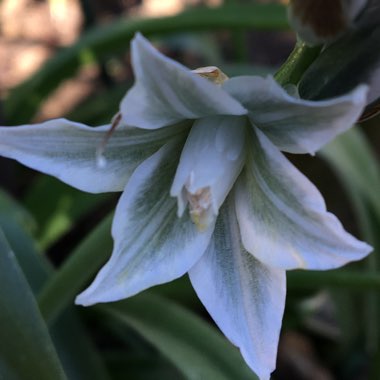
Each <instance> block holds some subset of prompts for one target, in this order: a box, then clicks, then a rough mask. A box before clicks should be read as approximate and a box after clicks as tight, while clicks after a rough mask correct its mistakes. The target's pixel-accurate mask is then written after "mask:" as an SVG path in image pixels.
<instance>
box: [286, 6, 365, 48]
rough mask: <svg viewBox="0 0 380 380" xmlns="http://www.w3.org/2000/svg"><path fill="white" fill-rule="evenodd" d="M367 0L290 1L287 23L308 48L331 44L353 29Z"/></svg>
mask: <svg viewBox="0 0 380 380" xmlns="http://www.w3.org/2000/svg"><path fill="white" fill-rule="evenodd" d="M366 4H367V0H290V4H289V8H288V9H289V12H288V13H289V20H290V23H291V25H292V26H293V28H294V29H295V30H296V32H297V33H298V35H299V37H300V38H301V39H302V40H304V41H305V42H307V43H308V44H309V45H320V44H325V43H328V42H332V41H334V40H336V39H337V38H339V37H341V36H342V35H343V34H344V33H345V32H346V31H348V30H349V29H350V28H352V27H353V26H354V20H355V19H356V17H357V16H358V15H359V14H360V12H361V11H362V10H363V7H364V6H365V5H366Z"/></svg>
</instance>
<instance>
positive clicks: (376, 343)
mask: <svg viewBox="0 0 380 380" xmlns="http://www.w3.org/2000/svg"><path fill="white" fill-rule="evenodd" d="M322 155H323V157H324V158H326V159H327V161H328V162H329V163H330V164H331V165H332V167H333V168H334V169H335V170H336V172H337V174H338V175H339V176H340V178H341V180H342V182H343V183H344V185H345V189H346V190H347V192H348V194H349V195H350V197H351V200H352V203H353V205H354V207H355V211H356V214H357V217H358V221H359V227H360V229H361V232H362V235H363V237H364V238H365V239H366V240H367V241H368V242H369V243H371V244H372V245H373V247H374V252H372V253H371V254H370V256H369V257H368V259H367V260H366V263H367V271H366V272H363V274H366V276H367V277H368V278H369V277H371V276H372V277H377V278H379V279H380V258H379V254H380V235H379V230H380V198H379V194H380V166H379V164H378V162H377V160H376V157H375V155H374V154H373V152H372V149H371V147H370V145H369V144H368V142H367V141H366V139H365V138H364V136H363V135H362V134H361V132H360V130H359V129H351V130H350V131H348V132H346V133H345V134H344V135H342V136H341V137H339V138H338V139H336V140H335V141H333V142H332V143H331V144H329V145H328V146H327V147H326V148H324V149H323V150H322ZM379 301H380V299H379V293H378V292H368V293H367V294H366V307H365V308H363V310H361V312H362V318H361V319H362V320H363V324H364V326H363V328H364V329H365V330H366V338H367V342H366V343H367V351H368V352H369V354H370V355H371V356H373V357H376V356H379V355H380V324H379V322H380V304H379ZM374 371H375V369H374ZM379 376H380V371H378V370H377V372H376V374H375V375H374V376H373V377H371V379H372V378H373V379H377V378H379Z"/></svg>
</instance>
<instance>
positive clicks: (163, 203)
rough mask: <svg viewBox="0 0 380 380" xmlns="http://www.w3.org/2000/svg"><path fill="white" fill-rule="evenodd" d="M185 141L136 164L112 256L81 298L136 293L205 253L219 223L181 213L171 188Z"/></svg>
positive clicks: (175, 274) (112, 298)
mask: <svg viewBox="0 0 380 380" xmlns="http://www.w3.org/2000/svg"><path fill="white" fill-rule="evenodd" d="M182 144H183V140H182V139H176V141H172V142H171V143H168V144H166V145H165V146H163V147H162V148H161V149H160V150H159V151H158V152H157V153H155V154H154V155H153V156H152V157H150V158H148V159H147V160H146V161H144V162H143V163H142V164H141V165H140V166H139V167H138V168H137V169H136V171H135V172H134V174H133V175H132V177H131V179H130V181H129V182H128V185H127V186H126V188H125V191H124V193H123V195H122V197H121V198H120V201H119V204H118V206H117V209H116V214H115V218H114V222H113V227H112V234H113V237H114V241H115V246H114V251H113V253H112V256H111V258H110V260H109V261H108V263H107V264H106V265H105V266H104V267H103V268H102V269H101V271H100V272H99V274H98V275H97V277H96V279H95V281H94V282H93V284H92V285H91V286H90V287H89V288H88V289H87V290H85V291H84V292H83V293H82V294H80V295H79V296H78V297H77V299H76V303H78V304H82V305H91V304H94V303H98V302H109V301H116V300H120V299H123V298H126V297H129V296H132V295H134V294H136V293H138V292H140V291H142V290H144V289H146V288H149V287H151V286H154V285H158V284H161V283H165V282H168V281H171V280H174V279H175V278H178V277H180V276H182V275H183V274H184V273H186V272H187V271H188V270H189V269H190V268H191V267H192V266H193V265H194V264H195V262H197V261H198V260H199V258H200V257H201V256H202V254H203V253H204V251H205V249H206V247H207V245H208V242H209V240H210V236H211V233H212V231H213V226H210V228H209V229H207V230H205V231H203V232H199V231H198V230H197V229H196V227H195V225H194V224H193V223H192V221H191V220H190V218H189V216H187V215H185V216H183V217H182V218H178V217H177V213H176V209H177V207H176V200H175V198H172V197H170V194H169V190H170V185H171V182H172V179H173V176H174V173H175V170H176V167H177V162H178V158H179V154H180V150H181V147H182Z"/></svg>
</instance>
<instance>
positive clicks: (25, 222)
mask: <svg viewBox="0 0 380 380" xmlns="http://www.w3.org/2000/svg"><path fill="white" fill-rule="evenodd" d="M0 215H6V216H7V217H8V218H10V219H12V220H15V221H16V222H17V223H18V224H20V225H21V226H23V227H24V228H25V229H26V230H27V231H29V232H30V231H34V230H35V228H36V221H35V220H34V218H33V217H32V216H31V214H30V213H29V212H27V211H26V210H25V209H24V207H21V206H20V205H19V204H18V203H17V202H16V201H15V200H14V199H13V198H12V197H11V196H10V195H9V194H7V193H6V192H5V191H3V190H1V189H0Z"/></svg>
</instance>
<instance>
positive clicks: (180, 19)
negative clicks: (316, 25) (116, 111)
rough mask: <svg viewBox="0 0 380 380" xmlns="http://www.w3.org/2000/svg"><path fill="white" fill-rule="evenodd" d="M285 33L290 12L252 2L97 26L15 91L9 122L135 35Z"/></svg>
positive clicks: (23, 118)
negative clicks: (138, 33) (210, 31)
mask: <svg viewBox="0 0 380 380" xmlns="http://www.w3.org/2000/svg"><path fill="white" fill-rule="evenodd" d="M249 28H252V29H257V30H268V29H271V30H273V29H276V30H285V29H288V23H287V18H286V9H285V7H284V6H281V5H278V4H270V5H263V4H251V5H246V6H223V7H219V8H197V9H193V10H190V11H187V12H183V13H181V14H179V15H176V16H170V17H164V18H156V19H125V17H123V18H122V19H120V20H119V21H113V22H112V23H110V24H109V25H106V26H102V27H98V28H94V29H93V30H91V31H89V32H88V33H86V34H85V35H84V36H83V37H82V38H81V39H80V40H79V41H78V42H77V43H76V44H75V45H73V46H71V47H69V48H66V49H64V50H62V51H60V52H59V53H58V54H56V55H55V56H54V57H53V58H52V59H50V60H49V61H48V62H47V63H46V64H45V65H44V66H43V67H42V69H41V70H40V71H38V72H37V73H36V74H35V75H33V76H32V77H31V78H30V79H28V80H27V81H25V82H24V83H22V84H21V85H20V86H18V87H17V88H15V89H14V90H13V91H12V92H11V94H10V96H9V97H8V99H6V101H5V104H4V111H5V115H6V120H7V121H8V123H9V124H23V123H26V122H28V121H29V120H30V119H31V118H32V116H33V115H34V114H35V113H36V111H37V110H38V107H39V106H40V104H41V102H42V101H43V100H44V99H45V98H46V97H47V96H48V95H49V94H50V93H51V92H52V91H53V90H54V89H55V88H56V87H57V86H58V85H59V84H60V83H61V82H62V81H63V80H64V79H65V78H68V77H70V76H72V75H73V74H74V73H75V72H76V71H77V70H78V69H79V67H81V66H83V65H85V64H88V63H93V62H96V61H98V60H104V59H106V58H108V57H109V56H110V55H111V54H115V53H118V52H120V51H125V50H126V49H128V48H129V41H130V40H131V39H132V37H133V35H134V34H135V33H136V31H140V32H141V33H142V34H144V35H145V36H152V35H162V34H167V33H178V32H183V31H205V30H217V29H219V30H220V29H227V30H235V29H237V30H241V29H249Z"/></svg>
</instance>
